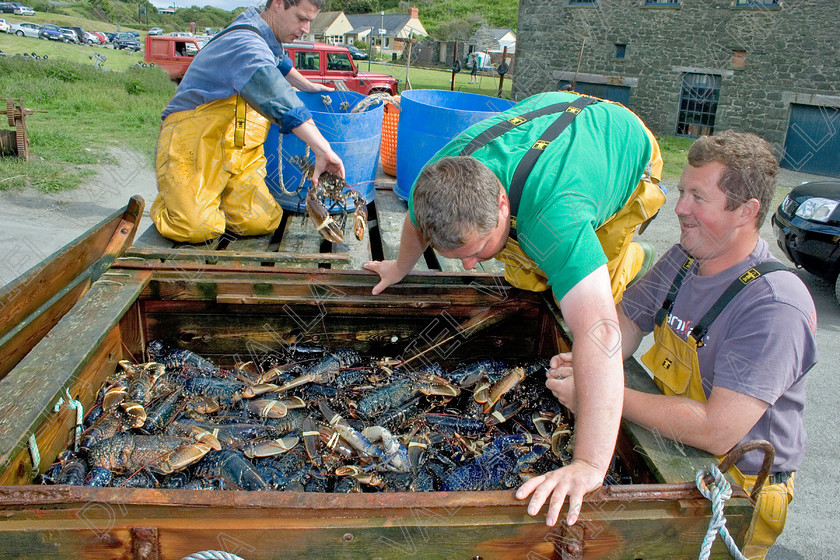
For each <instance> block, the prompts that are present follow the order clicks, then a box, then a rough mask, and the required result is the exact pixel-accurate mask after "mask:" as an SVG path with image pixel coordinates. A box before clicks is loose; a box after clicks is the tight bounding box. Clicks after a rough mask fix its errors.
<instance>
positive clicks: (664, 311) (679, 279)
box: [656, 255, 694, 325]
mask: <svg viewBox="0 0 840 560" xmlns="http://www.w3.org/2000/svg"><path fill="white" fill-rule="evenodd" d="M692 264H694V257H692V256H691V255H689V256H688V258H687V259H685V262H683V264H682V266H681V267H680V270H679V272H677V275H676V276H675V277H674V281H673V282H671V287H670V288H669V289H668V295H667V296H665V301H663V302H662V307H660V308H659V311H657V312H656V324H657V325H662V322H663V321H665V319H666V317H668V313H670V312H671V308H672V307H674V301H675V300H676V299H677V293H678V292H679V291H680V286H682V283H683V280H685V275H686V274H688V271H689V270H691V265H692Z"/></svg>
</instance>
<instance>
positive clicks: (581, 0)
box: [569, 0, 598, 6]
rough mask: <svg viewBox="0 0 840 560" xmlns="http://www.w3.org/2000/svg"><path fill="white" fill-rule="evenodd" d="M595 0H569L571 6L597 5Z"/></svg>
mask: <svg viewBox="0 0 840 560" xmlns="http://www.w3.org/2000/svg"><path fill="white" fill-rule="evenodd" d="M597 5H598V2H596V1H595V0H569V6H597Z"/></svg>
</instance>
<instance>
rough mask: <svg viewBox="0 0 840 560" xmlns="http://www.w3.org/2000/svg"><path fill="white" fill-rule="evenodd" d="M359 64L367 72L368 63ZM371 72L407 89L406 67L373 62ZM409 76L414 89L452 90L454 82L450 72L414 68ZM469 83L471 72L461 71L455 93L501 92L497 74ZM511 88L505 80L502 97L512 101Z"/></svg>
mask: <svg viewBox="0 0 840 560" xmlns="http://www.w3.org/2000/svg"><path fill="white" fill-rule="evenodd" d="M357 62H358V66H359V69H360V70H362V71H363V72H367V69H368V63H367V61H364V60H359V61H357ZM370 71H371V72H379V73H380V74H388V75H389V76H393V77H394V78H396V79H397V80H399V88H400V91H403V90H404V89H405V65H398V64H383V63H379V62H372V63H371V64H370ZM408 76H409V80H410V81H411V88H412V89H450V85H451V81H452V72H451V71H449V70H434V69H430V68H414V67H412V68H410V70H409V75H408ZM469 81H470V73H469V72H464V71H461V72H460V73H458V74H455V91H464V92H467V93H479V94H482V95H489V96H491V97H496V93H497V92H498V90H499V76H498V74H496V73H495V72H494V73H493V74H492V75H490V74H489V73H485V74H484V75H481V76H480V79H479V83H478V84H470V83H469ZM510 86H511V80H510V79H509V78H505V81H504V84H503V86H502V97H504V98H505V99H510Z"/></svg>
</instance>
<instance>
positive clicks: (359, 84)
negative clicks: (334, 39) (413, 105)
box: [283, 41, 397, 95]
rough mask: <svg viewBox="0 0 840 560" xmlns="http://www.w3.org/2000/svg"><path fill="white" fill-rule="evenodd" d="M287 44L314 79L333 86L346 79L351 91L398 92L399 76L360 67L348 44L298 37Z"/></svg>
mask: <svg viewBox="0 0 840 560" xmlns="http://www.w3.org/2000/svg"><path fill="white" fill-rule="evenodd" d="M283 48H284V49H285V50H286V53H287V54H288V55H289V57H290V58H291V59H292V63H293V64H294V66H295V68H297V70H298V71H299V72H300V73H301V74H303V75H304V76H306V79H308V80H309V81H311V82H316V83H321V84H326V85H328V86H331V87H335V84H336V82H344V84H345V85H346V86H347V88H348V89H349V90H350V91H355V92H357V93H361V94H362V95H370V94H371V93H378V92H385V93H390V94H391V95H396V94H397V80H395V79H394V78H393V77H391V76H389V75H387V74H377V73H374V72H362V71H360V70H359V68H358V67H357V66H356V64H355V63H354V62H353V59H352V58H351V56H350V51H349V50H347V48H346V47H342V46H338V45H327V44H326V43H314V42H312V43H310V42H304V41H295V42H294V43H284V44H283Z"/></svg>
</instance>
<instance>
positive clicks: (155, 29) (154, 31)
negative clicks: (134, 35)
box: [149, 27, 163, 35]
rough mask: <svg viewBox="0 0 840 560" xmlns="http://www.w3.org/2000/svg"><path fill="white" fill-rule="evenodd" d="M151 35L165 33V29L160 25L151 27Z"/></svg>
mask: <svg viewBox="0 0 840 560" xmlns="http://www.w3.org/2000/svg"><path fill="white" fill-rule="evenodd" d="M149 35H163V29H161V28H160V27H152V28H151V29H149Z"/></svg>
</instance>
